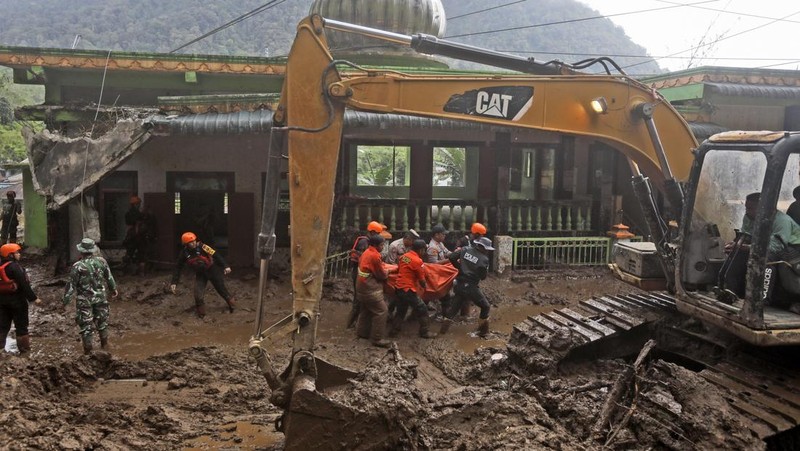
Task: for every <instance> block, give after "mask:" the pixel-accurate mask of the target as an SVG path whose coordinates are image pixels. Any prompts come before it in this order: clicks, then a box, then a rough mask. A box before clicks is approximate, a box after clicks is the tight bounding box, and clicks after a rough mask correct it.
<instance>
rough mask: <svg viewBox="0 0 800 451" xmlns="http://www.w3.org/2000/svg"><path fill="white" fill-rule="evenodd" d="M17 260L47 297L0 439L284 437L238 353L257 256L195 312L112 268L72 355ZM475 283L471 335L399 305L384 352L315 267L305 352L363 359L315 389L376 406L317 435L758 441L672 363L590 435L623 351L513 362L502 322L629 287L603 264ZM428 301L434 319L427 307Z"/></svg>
mask: <svg viewBox="0 0 800 451" xmlns="http://www.w3.org/2000/svg"><path fill="white" fill-rule="evenodd" d="M28 263H29V266H31V267H32V273H33V276H34V277H33V278H34V280H35V282H36V284H37V285H38V286H37V287H36V290H37V294H39V296H40V297H41V298H42V299H43V300H45V301H46V303H45V305H43V306H42V307H32V308H31V336H32V347H33V350H32V352H31V353H30V354H29V355H28V356H27V357H22V358H20V357H17V356H12V355H10V354H6V353H2V352H0V387H2V389H1V390H0V405H2V410H0V448H2V449H12V450H13V449H20V450H22V449H147V450H150V449H282V448H283V446H284V444H285V442H284V437H283V435H282V434H281V433H278V432H275V430H274V426H273V425H274V423H275V421H276V419H278V417H279V416H280V414H281V412H280V410H279V409H277V408H275V407H273V406H272V405H271V404H270V403H269V395H270V392H269V389H268V387H267V384H266V383H265V381H264V379H263V377H261V376H260V375H259V374H258V372H257V371H256V368H255V364H254V362H253V361H252V360H251V359H250V358H249V356H248V354H247V340H248V339H249V337H250V335H251V334H252V333H253V328H254V322H255V309H256V296H257V291H256V286H257V280H256V274H255V271H253V270H235V271H234V273H233V274H231V277H230V278H229V279H228V283H229V288H230V289H231V291H232V292H233V293H234V294H235V295H236V297H237V300H238V301H239V304H240V306H239V308H238V309H237V310H236V311H235V312H234V313H232V314H231V313H227V309H226V308H225V304H224V302H223V301H222V300H221V299H220V298H219V297H218V296H217V295H216V293H215V292H213V290H212V289H211V288H209V290H208V291H207V294H206V305H207V307H208V315H207V316H206V318H205V319H202V320H201V319H199V318H197V317H196V316H195V315H194V314H193V313H192V311H191V307H192V305H193V300H192V293H191V288H192V286H191V283H192V279H191V277H189V275H188V274H185V275H184V278H183V281H182V285H181V286H180V287H179V291H178V293H177V295H172V294H167V293H165V291H164V288H165V285H166V284H167V281H168V279H169V274H168V273H167V272H162V273H156V274H151V275H148V276H146V277H134V276H132V275H123V274H122V273H120V272H119V271H118V274H117V276H118V281H119V285H120V297H119V298H117V299H114V300H113V301H112V304H111V320H110V327H111V344H112V348H111V350H110V352H104V351H95V352H94V353H93V354H92V355H89V356H84V355H82V348H81V345H80V342H79V339H78V334H77V327H76V326H75V324H74V319H73V318H74V306H69V307H68V308H67V310H66V312H62V311H61V310H60V309H59V305H60V298H61V294H62V292H63V280H62V279H59V278H56V277H50V276H49V274H50V272H49V271H50V269H51V263H52V262H51V261H50V260H48V259H46V258H38V259H36V260H35V261H33V262H28ZM483 286H484V292H485V294H486V295H487V297H488V298H489V300H490V302H491V304H492V322H491V333H490V335H489V336H488V337H487V338H486V339H483V338H479V337H477V336H476V335H475V334H474V330H475V328H476V326H477V311H476V310H473V312H472V313H471V314H470V315H469V316H467V317H461V318H459V320H458V321H457V322H456V324H454V325H453V327H452V328H451V329H450V331H449V333H448V334H447V335H446V336H444V337H439V338H436V339H433V340H423V339H420V338H418V337H417V335H416V332H417V325H416V324H415V322H414V321H413V320H409V321H408V322H407V323H406V324H405V325H404V327H403V331H402V333H401V335H400V336H399V337H397V338H396V339H395V343H396V350H395V351H389V352H387V351H386V350H385V349H379V348H375V347H372V346H370V345H369V343H368V342H367V341H366V340H362V339H358V338H356V337H355V334H354V332H353V331H352V330H347V329H345V328H344V323H345V318H346V316H347V312H348V311H349V308H350V306H349V299H350V298H351V291H350V290H351V285H350V282H349V280H336V281H330V282H326V284H325V296H324V299H323V301H322V302H323V304H322V306H321V309H322V315H321V317H320V323H319V329H318V334H317V336H318V339H317V341H318V349H317V354H318V355H319V356H320V357H322V358H325V359H326V360H328V361H330V362H333V363H336V364H340V365H342V366H345V367H348V368H351V369H354V370H356V371H358V372H359V373H360V374H359V375H358V376H357V377H356V378H355V379H353V381H352V382H351V383H350V384H349V385H346V386H344V387H341V388H340V389H338V390H334V391H332V392H330V393H327V394H326V396H329V397H330V398H331V399H333V400H335V401H336V402H339V403H341V404H342V405H344V406H347V407H349V408H351V409H352V410H353V411H354V412H365V413H367V414H369V415H371V418H375V422H374V423H369V424H366V425H362V427H361V428H360V429H359V430H358V434H355V435H357V436H355V435H354V436H353V437H344V436H342V437H337V438H336V440H334V441H330V439H329V441H328V442H327V443H326V444H327V448H329V449H460V450H473V449H474V450H478V449H481V450H483V449H520V450H522V449H599V448H602V447H604V446H607V447H610V448H612V449H681V450H682V449H695V448H700V449H722V448H725V449H753V448H763V447H764V443H763V442H762V441H761V440H760V439H759V438H758V437H756V436H755V434H753V433H752V432H750V430H749V429H748V428H747V427H745V426H744V423H745V422H746V421H748V420H747V419H746V418H745V417H744V416H743V414H742V413H741V412H739V411H736V410H734V409H732V408H730V406H729V405H728V404H727V403H726V402H724V396H725V395H724V394H722V393H719V392H718V391H717V389H716V388H715V387H714V386H712V385H711V384H709V383H708V382H706V381H705V379H703V378H702V377H700V376H699V375H698V374H697V372H696V371H694V370H691V369H687V368H685V367H682V366H680V365H678V364H676V363H671V362H668V361H664V360H661V359H658V358H653V359H650V360H649V361H648V362H647V363H646V366H645V368H644V370H643V372H642V373H641V374H639V375H637V376H636V378H635V379H634V382H635V390H629V392H628V393H627V394H626V396H625V397H623V398H620V400H619V401H618V404H619V406H618V408H617V409H616V410H615V413H614V415H612V416H611V417H610V420H609V422H610V427H606V428H604V430H603V434H602V436H601V437H597V436H593V435H592V427H593V425H594V423H595V421H596V419H597V415H598V412H599V411H600V410H601V409H602V407H603V405H604V404H605V403H606V400H607V398H608V396H609V391H610V389H611V387H612V386H613V385H614V383H615V381H616V380H617V378H619V377H620V375H621V374H622V373H623V372H624V371H625V369H626V368H627V367H629V366H630V364H631V361H632V359H633V358H635V355H633V356H631V357H630V360H628V359H612V360H604V359H599V360H590V361H587V362H584V363H582V364H579V365H573V366H570V367H569V369H567V370H564V371H560V372H558V373H556V374H547V375H544V374H530V373H527V372H525V371H522V370H520V369H519V368H516V367H515V366H514V365H513V362H512V361H511V360H512V359H510V358H509V353H508V350H507V348H506V343H507V341H508V339H509V337H510V335H511V330H512V327H513V325H514V324H515V323H518V322H520V321H521V320H523V319H524V318H526V317H527V316H529V315H536V314H538V313H541V312H543V311H549V310H552V309H554V308H559V307H563V306H569V305H572V304H574V303H576V302H577V301H579V300H582V299H586V298H589V297H591V296H593V295H600V294H625V293H635V292H637V289H636V288H633V287H631V286H629V285H626V284H624V283H623V282H621V281H619V280H616V279H614V278H613V277H612V275H611V274H610V272H609V271H608V270H606V269H580V270H574V269H567V270H560V271H548V272H530V273H518V274H515V275H513V276H511V277H506V278H499V277H494V276H493V277H490V278H489V279H488V280H487V281H486V282H485V284H484V285H483ZM290 295H291V288H290V285H289V279H288V275H287V274H286V273H281V272H278V271H275V272H274V275H273V278H272V279H271V281H270V285H269V287H268V289H267V298H268V299H267V308H266V314H265V323H266V324H271V323H273V322H275V321H277V320H279V319H280V318H282V317H284V316H285V315H286V314H288V313H289V311H290V304H291V298H290ZM431 308H432V309H433V310H432V311H431V314H432V316H435V315H436V313H435V305H434V306H431ZM433 324H434V330H438V323H436V322H434V323H433ZM98 345H99V344H98ZM290 350H291V343H290V342H289V340H288V339H282V340H276V341H275V342H274V343H272V346H271V348H270V350H269V351H270V353H271V355H272V356H273V358H274V359H275V360H276V362H277V363H278V364H281V362H285V360H286V358H287V357H288V356H289V353H290ZM281 369H282V367H281ZM628 411H630V414H628V415H626V413H628ZM626 417H627V419H626ZM370 431H372V432H373V433H370ZM345 435H346V434H345ZM322 439H323V438H320V440H322Z"/></svg>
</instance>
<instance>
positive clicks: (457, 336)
mask: <svg viewBox="0 0 800 451" xmlns="http://www.w3.org/2000/svg"><path fill="white" fill-rule="evenodd" d="M554 308H555V307H554V306H552V305H530V304H518V305H506V306H500V307H492V310H491V312H490V317H489V329H490V330H491V331H492V332H493V334H491V335H490V336H489V337H488V339H484V338H481V337H478V336H477V335H476V334H475V330H476V329H477V327H478V319H477V318H473V319H472V320H471V322H469V323H467V324H460V323H456V324H453V325H452V326H451V327H450V330H449V331H448V332H447V335H448V336H449V337H450V338H451V339H452V340H453V341H454V342H455V346H456V348H457V349H459V350H461V351H462V352H465V353H467V354H472V353H473V352H475V350H476V349H478V348H481V347H484V348H487V347H494V348H498V347H499V348H502V347H505V345H506V337H507V336H508V335H509V334H511V330H512V329H513V327H514V325H515V324H517V323H520V322H522V321H524V320H525V318H527V317H528V316H536V315H538V314H540V313H542V312H548V311H551V310H553V309H554ZM476 313H477V309H475V308H473V315H475V314H476Z"/></svg>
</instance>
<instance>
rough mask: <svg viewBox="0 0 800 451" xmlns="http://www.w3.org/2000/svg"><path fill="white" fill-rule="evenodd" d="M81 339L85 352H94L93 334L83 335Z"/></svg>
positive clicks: (87, 353)
mask: <svg viewBox="0 0 800 451" xmlns="http://www.w3.org/2000/svg"><path fill="white" fill-rule="evenodd" d="M81 341H82V342H83V354H84V355H89V354H91V353H92V336H91V335H85V336H82V337H81Z"/></svg>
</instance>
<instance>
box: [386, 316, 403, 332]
mask: <svg viewBox="0 0 800 451" xmlns="http://www.w3.org/2000/svg"><path fill="white" fill-rule="evenodd" d="M402 327H403V317H402V316H400V315H398V314H397V312H395V315H394V318H392V328H391V330H389V336H390V337H396V336H398V335H400V329H401V328H402Z"/></svg>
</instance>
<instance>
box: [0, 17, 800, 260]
mask: <svg viewBox="0 0 800 451" xmlns="http://www.w3.org/2000/svg"><path fill="white" fill-rule="evenodd" d="M345 19H347V18H345ZM432 26H433V25H432V24H427V25H425V26H422V25H421V26H420V28H421V29H420V30H403V31H404V32H409V31H425V32H433V33H436V30H433V29H431V27H432ZM348 58H350V59H352V60H354V61H355V62H358V63H362V64H370V65H373V66H381V67H390V66H398V67H403V71H406V72H412V73H414V72H416V73H425V74H454V73H458V71H455V70H451V69H448V68H447V67H446V66H445V65H444V64H443V63H441V62H439V61H436V60H433V59H430V58H427V57H419V56H413V55H408V54H395V53H392V52H386V53H381V54H364V55H358V54H351V55H348ZM359 58H360V59H359ZM285 63H286V61H285V59H280V58H260V57H228V56H211V55H177V54H150V53H123V52H107V51H92V50H65V49H40V48H19V47H3V48H0V65H4V66H7V67H11V68H12V69H13V71H14V82H15V83H23V84H38V85H43V86H44V88H45V102H44V104H42V105H31V106H26V107H24V108H21V109H19V110H18V111H17V112H16V115H17V117H18V118H19V119H21V120H27V121H42V122H44V124H45V125H46V128H45V130H44V131H41V132H39V133H32V132H31V133H28V136H26V141H27V145H28V153H29V159H28V168H27V170H26V171H25V190H26V192H25V198H26V201H28V200H31V199H33V200H32V201H29V202H26V207H25V214H26V217H27V218H28V226H27V230H26V244H28V245H31V246H36V247H43V248H44V247H55V248H58V249H61V250H62V252H63V253H65V254H66V253H67V252H69V253H71V255H68V256H66V257H67V258H66V259H67V260H72V259H74V258H76V257H77V256H76V255H74V250H72V246H67V243H74V242H76V241H79V239H80V237H82V236H89V237H92V238H95V239H96V240H98V241H99V242H100V243H101V246H103V247H104V248H105V249H115V248H116V249H119V248H121V247H122V240H123V238H124V235H125V224H124V214H125V211H126V210H127V208H128V204H129V199H130V197H131V196H132V195H138V196H140V197H141V198H142V199H143V200H144V208H146V209H148V210H150V212H152V213H154V214H155V215H156V217H157V220H158V250H157V257H156V258H157V260H158V261H160V262H170V261H172V259H173V258H174V255H175V252H176V249H177V248H178V246H179V244H180V241H179V237H180V234H181V233H182V232H184V231H186V230H193V231H196V232H197V233H198V235H200V237H201V239H203V240H204V241H207V242H209V243H213V244H214V245H215V246H216V247H218V248H220V249H222V250H223V252H224V253H225V254H226V255H227V256H228V258H229V260H230V261H231V263H232V264H234V265H251V264H253V262H254V261H255V259H256V251H255V241H256V236H257V233H258V230H259V226H260V211H261V207H260V206H261V205H262V200H263V199H262V193H263V191H264V185H265V169H266V155H267V146H268V142H269V133H270V129H271V124H272V111H273V109H274V107H275V105H276V102H277V99H278V93H279V92H280V88H281V85H282V81H283V76H284V72H285V68H286V66H285ZM646 82H648V83H649V84H650V85H651V86H653V87H654V88H657V89H660V90H661V91H662V92H663V93H664V94H665V96H667V98H668V99H669V100H670V101H672V102H673V103H674V104H675V105H677V107H678V108H679V109H680V111H681V112H682V113H684V114H685V115H686V117H687V119H689V120H690V121H692V127H693V130H694V131H695V135H696V136H697V137H698V140H702V139H703V138H704V137H706V136H708V135H710V134H712V133H714V132H716V131H721V130H725V129H729V128H750V129H798V128H800V114H798V109H799V108H800V106H799V105H800V75H798V73H797V72H796V71H777V70H756V69H747V70H743V69H724V68H699V69H693V70H690V71H682V72H676V73H672V74H668V75H664V76H661V77H656V78H653V79H651V80H649V81H646ZM742 106H747V111H748V113H747V114H745V113H743V112H742ZM732 112H737V113H736V114H732ZM745 116H746V117H748V118H749V119H742V118H743V117H745ZM371 153H381V154H382V155H383V156H384V157H383V161H384V162H388V165H389V167H387V168H382V169H383V170H384V172H383V173H382V174H378V175H376V172H380V171H373V173H372V174H371V176H365V175H364V172H365V171H364V168H362V167H361V166H362V165H364V164H366V163H365V162H368V161H369V156H370V154H371ZM387 155H388V156H387ZM445 164H447V165H449V167H448V168H447V169H446V170H445V169H443V165H445ZM373 169H374V168H373ZM412 169H413V170H412ZM336 171H337V184H336V198H335V202H336V208H335V209H334V218H333V225H334V229H335V230H334V231H333V232H332V233H333V234H334V239H332V241H331V243H332V249H331V252H334V251H335V250H336V248H337V246H338V247H340V248H341V247H344V246H349V244H350V243H351V242H352V237H353V236H354V235H355V234H356V233H357V231H358V230H359V229H360V228H362V227H363V225H364V224H366V222H368V221H369V220H373V219H374V220H379V221H382V222H384V223H386V224H387V225H388V226H389V228H390V230H391V231H392V232H393V233H395V234H396V235H397V233H398V232H402V231H404V230H408V229H411V228H414V229H416V230H420V231H423V232H425V231H429V230H430V228H431V227H432V225H434V224H436V223H437V222H441V223H443V224H445V226H446V227H448V228H449V229H450V230H452V231H456V232H457V231H463V230H466V229H468V228H469V224H471V223H472V222H473V221H482V222H484V223H486V224H487V225H488V226H489V230H490V233H491V234H492V235H496V234H502V235H511V236H518V237H593V236H603V235H604V234H605V232H606V230H608V229H609V228H610V227H611V226H612V224H615V223H617V222H625V223H628V224H630V225H632V226H633V228H634V230H635V231H636V232H642V231H643V230H644V229H645V228H644V227H643V221H642V219H641V218H640V213H639V211H638V206H637V203H636V201H635V199H634V197H633V195H632V193H631V191H630V187H629V183H628V180H629V179H630V170H629V167H628V163H627V161H626V158H625V157H624V155H622V154H621V153H620V152H618V151H617V149H615V148H613V147H611V146H610V145H608V144H606V143H601V142H599V141H595V140H593V139H592V138H590V137H584V136H572V135H567V134H562V133H556V132H548V131H533V130H518V129H510V128H503V127H497V126H489V125H481V124H476V123H469V122H464V121H456V120H449V119H447V120H445V119H431V118H419V117H411V116H402V115H393V114H375V113H365V112H358V111H350V110H348V111H347V112H346V114H345V129H344V136H343V141H342V148H341V151H340V158H339V164H338V167H337V168H336ZM283 183H284V186H283V190H282V192H283V194H282V196H281V199H280V202H279V206H280V212H279V215H278V230H277V233H278V245H279V246H281V245H283V246H287V245H288V208H289V205H288V203H289V201H288V187H287V186H285V182H283Z"/></svg>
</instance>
